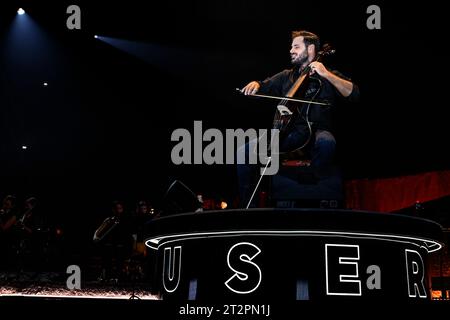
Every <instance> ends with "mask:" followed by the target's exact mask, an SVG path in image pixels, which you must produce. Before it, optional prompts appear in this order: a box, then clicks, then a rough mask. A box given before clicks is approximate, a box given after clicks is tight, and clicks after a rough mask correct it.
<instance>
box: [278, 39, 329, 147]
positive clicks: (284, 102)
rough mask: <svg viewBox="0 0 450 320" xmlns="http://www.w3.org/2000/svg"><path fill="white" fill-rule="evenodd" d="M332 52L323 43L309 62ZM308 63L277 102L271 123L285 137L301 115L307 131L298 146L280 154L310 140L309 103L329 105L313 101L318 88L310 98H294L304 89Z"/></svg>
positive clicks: (281, 137)
mask: <svg viewBox="0 0 450 320" xmlns="http://www.w3.org/2000/svg"><path fill="white" fill-rule="evenodd" d="M334 53H335V50H334V49H333V48H332V47H331V46H330V45H329V44H325V45H324V46H323V47H322V50H321V51H319V52H318V53H317V54H316V57H315V58H314V60H312V61H311V62H314V61H318V62H321V61H322V59H323V58H324V57H326V56H329V55H332V54H334ZM311 62H310V64H311ZM310 64H309V65H308V66H307V67H305V68H304V69H303V70H302V71H301V73H300V75H299V77H298V78H297V80H296V81H295V82H294V84H293V85H292V86H291V88H290V89H289V91H288V92H287V94H286V96H285V97H283V98H282V99H281V101H280V102H279V103H278V105H277V108H276V111H275V115H274V119H273V125H272V128H273V129H278V130H279V131H280V139H283V137H285V136H286V135H287V133H288V132H289V129H290V128H291V127H292V125H293V123H294V122H295V120H296V119H297V118H298V117H302V118H303V120H304V123H305V125H306V128H307V132H306V135H305V137H304V138H303V139H302V141H301V143H300V144H299V146H297V147H296V148H295V149H293V150H288V151H285V152H280V154H286V153H293V152H296V151H299V150H301V149H303V148H304V147H306V146H307V145H308V143H309V142H310V141H311V137H312V134H313V130H312V122H311V121H310V119H309V111H310V108H311V105H313V104H315V105H329V104H328V103H324V102H317V101H314V99H315V98H316V96H317V95H318V94H319V92H320V89H319V90H317V91H316V92H315V93H314V95H313V96H312V97H311V99H310V100H300V99H295V98H294V96H295V95H296V94H298V93H299V92H300V91H301V90H303V89H304V87H305V85H303V84H304V83H306V82H307V80H308V78H309V77H310V74H311V66H310ZM290 101H297V102H300V103H302V104H303V105H302V106H299V104H298V103H295V104H293V103H291V102H290ZM303 109H304V112H302V111H303Z"/></svg>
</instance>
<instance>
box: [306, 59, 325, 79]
mask: <svg viewBox="0 0 450 320" xmlns="http://www.w3.org/2000/svg"><path fill="white" fill-rule="evenodd" d="M309 67H310V68H311V74H313V73H314V72H315V73H317V74H318V75H319V76H321V77H324V78H325V77H326V75H327V74H328V73H329V71H328V70H327V68H325V66H324V65H323V64H322V63H321V62H318V61H314V62H311V64H310V65H309Z"/></svg>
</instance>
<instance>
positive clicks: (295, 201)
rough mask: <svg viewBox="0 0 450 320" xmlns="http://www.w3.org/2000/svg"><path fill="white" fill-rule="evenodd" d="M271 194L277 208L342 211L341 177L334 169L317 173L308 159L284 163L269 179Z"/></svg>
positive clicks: (336, 168)
mask: <svg viewBox="0 0 450 320" xmlns="http://www.w3.org/2000/svg"><path fill="white" fill-rule="evenodd" d="M271 194H272V202H273V206H274V207H277V208H298V207H308V208H331V209H334V208H342V207H343V199H344V194H343V183H342V175H341V172H340V170H339V169H338V167H337V166H333V167H330V168H329V170H327V172H321V173H318V172H317V171H316V170H315V169H314V168H313V167H312V166H311V160H310V159H296V160H292V159H291V160H287V161H283V162H282V163H280V169H279V171H278V174H276V175H274V176H273V177H272V183H271Z"/></svg>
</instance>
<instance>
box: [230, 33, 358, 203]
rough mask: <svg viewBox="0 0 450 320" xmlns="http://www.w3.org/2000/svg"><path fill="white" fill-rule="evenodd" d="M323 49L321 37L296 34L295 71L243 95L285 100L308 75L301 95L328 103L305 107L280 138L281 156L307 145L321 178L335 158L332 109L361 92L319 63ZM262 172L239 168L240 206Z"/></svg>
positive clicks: (247, 148) (243, 150)
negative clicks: (298, 80)
mask: <svg viewBox="0 0 450 320" xmlns="http://www.w3.org/2000/svg"><path fill="white" fill-rule="evenodd" d="M319 48H320V40H319V37H318V36H317V35H315V34H313V33H311V32H308V31H293V32H292V45H291V50H290V55H291V62H292V65H293V67H292V69H288V70H284V71H281V72H279V73H277V74H275V75H274V76H272V77H270V78H267V79H266V80H264V81H252V82H250V83H248V84H247V85H246V86H245V87H244V88H243V89H242V90H241V92H242V93H244V94H245V95H252V94H256V93H258V94H267V95H272V96H278V97H286V96H287V93H288V92H289V91H290V89H291V88H292V87H293V85H294V83H295V82H296V80H297V79H299V77H300V75H302V72H303V74H304V75H305V80H304V81H303V83H302V84H301V87H300V88H299V90H298V92H297V93H299V94H300V97H301V98H302V99H304V100H308V101H311V100H314V101H321V102H327V105H326V106H324V105H318V104H317V105H316V104H306V103H303V104H302V105H300V107H299V108H298V110H299V112H298V114H297V115H296V116H295V118H294V120H293V125H292V126H290V127H289V130H288V132H286V133H285V134H284V136H281V134H280V144H279V150H280V152H289V151H293V150H296V149H299V148H302V147H303V146H306V145H305V141H308V139H309V144H308V148H309V149H310V150H311V157H312V159H311V167H312V168H313V169H314V171H315V172H317V175H318V176H319V177H320V175H321V174H324V173H326V172H327V169H328V168H329V167H330V166H331V164H332V162H333V158H334V154H335V147H336V141H335V137H334V135H333V133H332V130H333V129H332V113H333V106H334V105H335V104H336V102H337V100H338V99H344V100H346V101H356V100H357V99H358V98H359V89H358V87H357V86H356V85H355V84H354V83H352V82H351V81H350V80H349V79H347V78H345V77H344V76H342V75H341V74H340V73H339V72H337V71H330V70H329V69H327V67H325V65H324V64H323V63H322V62H320V61H317V56H318V52H319ZM255 143H256V141H250V142H249V143H247V144H246V145H244V146H242V147H240V148H239V149H238V151H237V153H238V158H239V157H240V159H247V158H248V153H249V152H252V150H255V148H254V147H253V146H254V144H255ZM258 173H259V168H258V167H255V165H250V164H248V161H246V162H245V163H244V164H238V180H239V193H240V200H241V204H242V205H243V206H245V205H246V204H247V202H248V201H249V200H250V196H251V195H252V193H253V189H254V187H255V185H256V183H255V181H256V179H257V177H258Z"/></svg>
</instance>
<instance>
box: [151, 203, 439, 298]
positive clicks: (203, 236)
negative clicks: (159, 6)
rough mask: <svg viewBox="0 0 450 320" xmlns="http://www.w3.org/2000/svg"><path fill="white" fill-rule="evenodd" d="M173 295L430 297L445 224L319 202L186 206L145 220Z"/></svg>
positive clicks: (166, 294) (159, 277) (160, 275)
mask: <svg viewBox="0 0 450 320" xmlns="http://www.w3.org/2000/svg"><path fill="white" fill-rule="evenodd" d="M146 245H147V246H148V247H149V248H150V249H151V250H150V251H151V252H150V255H152V256H153V257H155V259H156V261H155V266H156V269H155V272H154V274H155V279H154V281H155V283H157V288H158V291H159V295H160V297H161V298H162V299H163V300H169V301H225V300H226V301H296V300H311V301H334V300H339V301H343V300H365V301H367V300H374V299H376V300H380V299H381V300H391V299H397V300H422V301H427V300H430V281H429V277H428V272H427V258H428V257H429V255H430V254H433V252H437V251H439V250H440V249H441V248H442V246H443V234H442V228H441V226H440V225H439V224H437V223H435V222H432V221H429V220H425V219H419V218H414V217H410V216H403V215H397V214H387V213H377V212H364V211H350V210H323V209H249V210H227V211H207V212H201V213H185V214H179V215H173V216H167V217H162V218H159V219H155V220H153V221H152V222H150V223H149V224H148V225H147V228H146Z"/></svg>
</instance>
